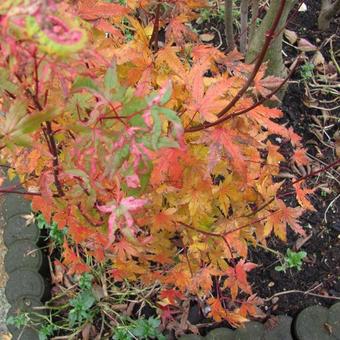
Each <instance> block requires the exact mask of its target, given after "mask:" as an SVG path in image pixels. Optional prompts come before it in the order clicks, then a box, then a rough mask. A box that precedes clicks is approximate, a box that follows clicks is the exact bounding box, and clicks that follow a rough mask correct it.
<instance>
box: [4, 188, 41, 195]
mask: <svg viewBox="0 0 340 340" xmlns="http://www.w3.org/2000/svg"><path fill="white" fill-rule="evenodd" d="M0 193H3V194H19V195H31V196H41V193H40V192H29V191H19V190H11V189H0Z"/></svg>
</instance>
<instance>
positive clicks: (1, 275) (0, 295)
mask: <svg viewBox="0 0 340 340" xmlns="http://www.w3.org/2000/svg"><path fill="white" fill-rule="evenodd" d="M2 202H3V199H0V340H4V339H7V338H8V337H7V327H6V314H7V311H8V308H9V305H8V303H7V300H6V296H5V285H6V280H7V275H6V273H5V268H4V257H5V254H6V251H7V250H6V247H5V245H4V242H3V231H4V227H5V223H4V218H3V216H2V215H1V205H2Z"/></svg>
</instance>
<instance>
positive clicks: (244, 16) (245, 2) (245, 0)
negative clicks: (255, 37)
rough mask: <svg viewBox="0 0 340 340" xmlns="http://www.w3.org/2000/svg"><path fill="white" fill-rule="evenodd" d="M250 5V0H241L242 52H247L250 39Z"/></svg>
mask: <svg viewBox="0 0 340 340" xmlns="http://www.w3.org/2000/svg"><path fill="white" fill-rule="evenodd" d="M248 7H249V0H241V34H240V52H241V53H245V52H246V50H247V41H248Z"/></svg>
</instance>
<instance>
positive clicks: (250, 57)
mask: <svg viewBox="0 0 340 340" xmlns="http://www.w3.org/2000/svg"><path fill="white" fill-rule="evenodd" d="M280 2H281V1H280V0H272V1H271V3H270V7H269V9H268V11H267V14H266V16H265V17H264V19H263V20H262V23H261V25H260V27H258V29H257V30H256V32H255V33H254V36H253V38H252V40H251V41H250V42H249V44H248V51H247V54H246V62H247V63H252V62H254V61H255V59H256V58H257V55H258V53H259V51H260V50H261V47H262V46H263V43H264V40H265V35H266V32H267V31H268V30H269V29H270V27H271V26H272V24H273V21H274V18H275V15H276V13H277V10H278V8H279V5H280ZM296 3H297V0H286V5H285V7H284V10H283V13H282V16H281V19H280V22H279V25H278V28H277V29H276V33H277V35H276V36H275V37H274V40H273V42H272V44H271V45H270V47H269V49H268V52H267V54H266V57H265V61H267V62H268V67H267V74H268V75H275V76H280V77H284V76H285V75H286V73H287V72H286V70H285V67H284V64H283V58H282V35H283V28H284V26H285V24H286V21H287V18H288V15H289V13H290V11H291V10H292V8H293V7H294V5H295V4H296Z"/></svg>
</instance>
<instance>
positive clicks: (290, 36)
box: [284, 29, 299, 45]
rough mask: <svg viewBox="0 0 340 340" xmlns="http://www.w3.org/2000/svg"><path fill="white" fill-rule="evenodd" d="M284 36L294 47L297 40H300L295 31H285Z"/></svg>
mask: <svg viewBox="0 0 340 340" xmlns="http://www.w3.org/2000/svg"><path fill="white" fill-rule="evenodd" d="M284 35H285V37H286V38H287V40H288V41H289V42H290V43H291V44H292V45H294V44H295V43H296V42H297V40H298V39H299V37H298V35H297V33H296V32H294V31H291V30H287V29H285V31H284Z"/></svg>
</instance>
